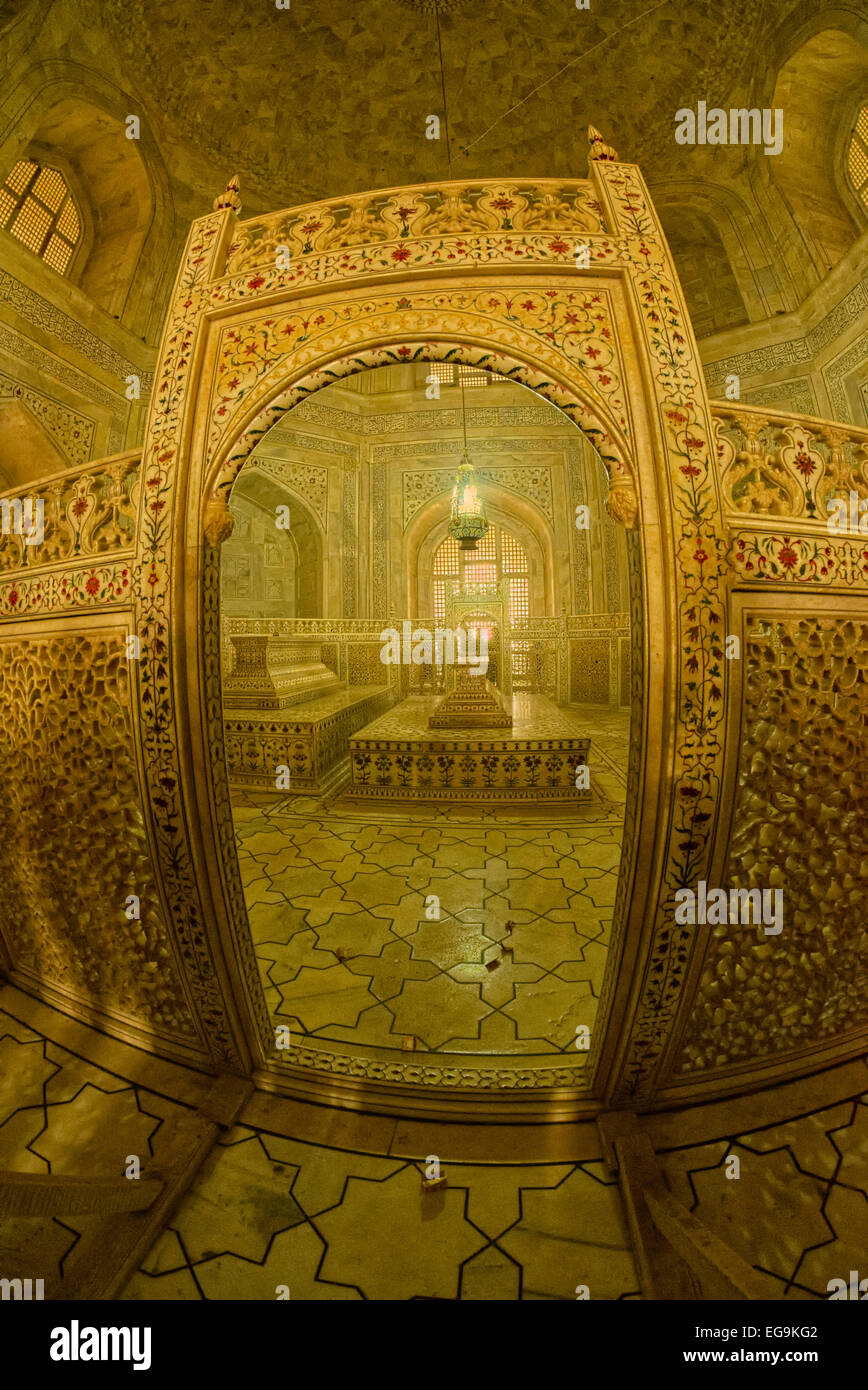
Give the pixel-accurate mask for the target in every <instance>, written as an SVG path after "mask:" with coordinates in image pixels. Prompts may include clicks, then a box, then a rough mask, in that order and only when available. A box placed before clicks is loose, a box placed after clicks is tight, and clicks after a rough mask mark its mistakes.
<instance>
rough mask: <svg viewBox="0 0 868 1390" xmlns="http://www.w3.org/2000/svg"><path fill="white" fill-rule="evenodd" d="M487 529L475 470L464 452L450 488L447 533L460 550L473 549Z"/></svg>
mask: <svg viewBox="0 0 868 1390" xmlns="http://www.w3.org/2000/svg"><path fill="white" fill-rule="evenodd" d="M487 530H488V518H487V517H486V515H485V507H484V506H483V502H482V498H481V497H480V495H479V488H478V486H477V483H476V470H475V469H474V467H473V464H472V463H471V462H470V459H469V458H468V457H467V455H466V454H465V455H464V457H463V458H462V460H461V463H460V465H459V468H458V473H457V476H456V478H455V486H454V488H453V489H452V514H451V517H450V519H449V534H450V536H454V537H455V539H456V540H457V541H458V544H459V545H460V546H461V549H462V550H475V549H476V542H477V541H481V540H482V538H483V536H484V535H485V533H486V532H487Z"/></svg>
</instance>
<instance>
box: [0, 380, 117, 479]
mask: <svg viewBox="0 0 868 1390" xmlns="http://www.w3.org/2000/svg"><path fill="white" fill-rule="evenodd" d="M0 397H11V398H12V399H13V400H19V401H21V402H22V404H23V405H25V406H26V407H27V409H28V410H29V411H30V413H31V414H32V415H33V416H35V418H36V419H37V420H38V421H39V423H40V425H42V426H43V428H44V429H45V430H46V431H47V433H48V434H50V435H51V438H52V439H53V440H54V441H55V443H56V444H57V445H58V446H59V447H60V448H61V449H62V450H63V452H64V453H65V454H66V457H67V458H68V459H69V461H70V463H73V464H75V463H86V462H87V460H88V459H89V458H90V454H91V444H92V442H93V433H94V429H95V425H94V422H93V420H89V419H88V418H87V416H86V415H81V414H79V412H78V411H77V410H70V409H69V407H68V406H65V405H62V404H61V403H60V401H55V400H53V399H52V398H51V396H47V395H45V394H44V393H43V392H40V391H34V390H32V388H31V387H29V386H25V385H24V384H23V383H22V382H20V381H16V380H15V378H14V377H11V376H7V375H6V374H5V372H0Z"/></svg>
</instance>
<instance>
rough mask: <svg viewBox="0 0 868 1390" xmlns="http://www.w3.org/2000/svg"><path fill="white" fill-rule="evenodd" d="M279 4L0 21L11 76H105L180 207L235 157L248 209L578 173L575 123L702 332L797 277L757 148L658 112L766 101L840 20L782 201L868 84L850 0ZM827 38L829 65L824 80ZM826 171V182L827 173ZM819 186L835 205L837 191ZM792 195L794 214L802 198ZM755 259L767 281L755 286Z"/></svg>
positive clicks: (805, 180) (781, 295) (788, 157)
mask: <svg viewBox="0 0 868 1390" xmlns="http://www.w3.org/2000/svg"><path fill="white" fill-rule="evenodd" d="M283 3H285V4H286V5H287V8H278V4H277V3H276V0H260V2H259V3H257V4H255V5H251V4H240V3H238V0H53V3H50V4H46V3H45V2H44V0H23V2H22V0H18V3H14V0H13V3H10V2H9V0H5V3H4V0H0V24H3V23H4V22H5V23H6V25H7V33H6V35H4V37H7V36H8V39H9V47H10V51H11V52H12V54H13V55H14V56H13V58H10V59H8V60H7V62H8V63H9V65H10V66H11V65H13V63H14V67H15V72H16V74H24V73H26V71H27V69H28V67H30V69H32V71H33V72H35V71H36V70H37V69H38V70H39V72H40V74H41V75H44V78H50V77H51V74H52V72H53V71H54V70H55V68H54V64H55V62H56V64H57V67H56V70H57V72H58V73H60V71H61V64H62V74H63V79H64V81H70V80H71V79H72V77H73V75H74V73H75V71H76V69H78V70H79V71H80V74H81V80H82V82H83V83H84V84H85V86H86V85H87V83H88V81H91V82H96V81H97V80H98V81H99V82H100V83H103V84H110V85H111V86H112V87H113V88H114V89H116V91H117V103H116V111H117V112H119V113H121V112H123V109H124V104H125V103H126V104H127V106H128V109H129V111H130V112H131V113H134V114H139V115H140V116H141V119H142V126H143V137H142V150H143V153H144V152H145V147H146V144H148V143H149V142H152V145H153V148H154V149H155V150H156V151H158V154H159V159H160V161H161V165H162V167H163V168H164V169H165V171H166V177H167V181H168V185H169V187H170V188H171V195H172V200H173V204H174V207H175V209H176V212H177V214H178V216H179V217H180V219H182V220H184V221H186V220H187V219H189V218H191V217H194V216H196V215H198V214H201V212H202V211H203V210H206V209H208V208H210V206H211V203H212V200H213V198H214V195H215V193H216V192H218V191H219V189H220V188H221V187H222V186H223V184H224V183H225V181H226V178H227V176H229V175H231V174H235V173H237V174H238V175H239V176H240V179H241V190H242V201H243V209H244V215H246V216H247V215H253V214H256V213H259V212H263V211H266V210H271V209H275V208H281V207H289V206H293V205H295V204H299V203H304V202H309V201H315V200H317V199H320V198H323V197H326V196H335V195H340V194H345V193H351V192H357V191H362V190H365V189H373V188H380V187H388V186H392V185H400V184H407V183H415V182H435V181H438V180H441V179H444V178H448V177H449V176H450V174H451V175H452V176H453V177H455V178H462V177H464V176H466V177H467V178H469V179H470V178H480V177H498V176H505V177H508V176H511V175H521V176H531V177H533V176H544V177H560V176H565V177H566V176H570V177H575V176H576V175H577V174H578V175H582V174H584V171H585V167H586V163H585V161H586V134H585V133H586V129H587V126H588V125H589V124H591V123H592V124H594V125H596V126H598V127H599V128H600V129H601V130H602V131H603V133H604V136H605V137H606V139H608V140H609V141H610V142H611V143H612V144H613V145H615V147H616V148H617V149H618V151H619V153H620V155H621V157H622V158H624V159H627V160H631V161H635V162H637V163H638V164H639V165H640V166H641V167H642V169H643V172H644V174H645V177H646V179H647V180H648V183H649V185H650V187H651V190H652V193H653V194H654V195H655V197H656V198H658V200H659V203H660V205H661V207H664V208H665V214H664V221H665V225H666V228H667V231H668V232H669V233H670V235H671V237H672V240H673V245H674V247H675V248H676V251H677V253H678V254H679V257H680V264H681V265H682V266H683V269H684V278H685V281H688V282H690V283H691V285H693V284H695V285H696V287H697V294H698V299H697V303H696V304H695V305H693V306H692V307H693V308H694V312H695V316H696V318H697V320H698V323H697V326H698V328H699V329H700V332H713V331H715V330H716V329H719V328H721V327H729V326H732V325H733V324H734V323H738V322H744V321H746V319H748V318H762V317H764V316H765V314H767V313H769V312H774V311H775V310H776V309H781V308H783V309H786V308H794V307H796V304H797V303H798V302H799V300H800V299H801V298H802V297H803V296H804V294H805V293H806V292H807V288H810V285H809V284H807V283H803V284H798V283H795V281H793V272H792V270H788V271H787V272H786V275H780V276H777V277H776V276H775V274H774V272H770V271H768V270H767V267H768V266H769V265H770V264H772V263H773V261H774V258H775V246H776V243H778V242H779V241H780V239H781V234H780V232H779V231H778V230H777V229H775V228H774V227H773V226H771V225H768V220H767V219H765V215H764V210H763V206H762V197H761V196H760V194H759V193H758V192H757V191H756V190H757V186H759V184H761V182H762V180H763V179H764V178H765V176H766V170H764V169H761V170H759V171H757V172H755V174H752V173H751V161H754V167H755V164H756V158H757V152H756V151H755V150H753V149H748V148H745V147H743V146H729V147H727V146H724V147H721V146H714V147H711V146H704V147H703V146H699V145H695V146H689V145H679V144H676V142H675V138H674V132H675V113H676V111H678V110H679V109H680V108H683V107H692V108H694V109H695V108H696V106H697V103H698V102H700V101H705V102H707V103H708V105H709V106H714V105H720V106H724V107H729V106H732V105H736V106H751V105H753V106H760V107H764V106H771V105H772V103H773V100H774V97H775V82H776V79H777V76H778V74H779V73H780V72H781V71H782V70H783V69H784V68H785V65H786V64H787V63H788V62H790V61H791V60H792V59H793V55H794V54H796V53H798V52H799V50H800V49H803V48H804V46H805V45H806V44H807V45H810V43H811V40H812V38H813V37H814V36H816V35H817V34H821V33H823V32H824V31H838V32H839V38H840V42H839V44H838V49H836V48H835V45H834V44H833V45H832V47H831V48H830V47H829V46H828V45H826V46H825V47H824V46H823V45H822V44H820V45H815V50H812V49H811V48H810V46H809V48H808V49H807V50H806V54H807V56H806V57H805V58H804V60H803V61H802V64H801V66H800V67H798V68H794V69H793V71H794V72H796V73H797V75H798V78H799V81H798V83H797V87H798V88H799V89H805V90H807V88H806V87H805V84H806V83H809V85H810V90H811V91H812V92H814V93H815V94H816V92H818V91H819V92H824V91H825V93H826V96H825V98H824V104H823V111H824V120H823V122H822V129H819V130H817V131H816V132H815V137H816V138H815V139H814V138H813V137H812V142H811V145H810V149H809V148H808V144H807V143H806V140H805V139H804V138H803V132H800V133H799V134H798V136H797V138H796V143H795V144H793V145H792V146H788V145H786V146H785V153H784V156H783V157H782V163H783V162H786V164H787V177H788V180H789V187H790V188H792V189H794V190H796V193H795V196H796V197H797V198H798V196H800V195H799V190H800V189H805V188H808V189H809V188H810V186H811V185H812V183H813V180H812V178H811V171H810V168H802V167H801V166H802V165H803V164H805V163H807V164H808V165H810V163H811V162H812V160H815V161H817V162H818V163H819V164H823V163H824V162H825V164H827V165H829V166H830V167H831V160H832V151H833V146H834V142H835V140H836V139H837V138H838V133H837V132H836V130H835V129H833V127H834V125H835V121H836V120H837V118H838V117H839V116H841V115H842V113H844V112H845V107H847V109H849V106H848V103H849V105H852V100H851V98H852V99H853V100H855V96H854V93H857V92H858V89H859V86H860V84H862V85H864V86H866V88H868V76H866V74H868V61H866V59H865V48H864V46H861V47H860V40H862V41H864V34H863V33H860V26H861V29H863V30H865V29H868V24H866V22H865V15H864V8H863V7H861V6H860V5H859V4H858V3H851V2H850V0H844V3H835V2H834V0H725V3H724V2H723V0H648V3H643V0H590V6H589V8H588V9H579V8H577V5H576V4H575V3H574V0H533V3H528V0H283ZM860 14H861V16H862V17H861V19H860ZM845 31H846V32H845ZM842 45H843V48H842ZM838 50H841V51H842V52H843V51H845V58H846V61H843V62H841V63H839V65H838V67H837V72H838V75H839V76H838V79H836V78H835V71H836V69H835V68H834V66H833V64H834V63H835V61H836V59H835V53H836V52H838ZM860 55H861V57H860ZM839 57H840V53H839ZM0 61H2V60H0ZM11 78H12V73H10V72H9V71H8V69H7V79H9V80H11ZM29 80H31V81H32V80H33V79H29ZM41 80H44V79H43V78H41ZM789 85H790V86H792V83H790V84H789ZM812 99H813V98H812ZM793 100H794V101H795V98H793ZM13 105H14V103H13ZM21 109H22V107H21V104H20V102H19V103H18V110H21ZM430 115H438V116H439V117H440V118H441V120H442V132H441V134H442V138H440V139H439V140H436V139H427V138H426V134H425V132H426V119H427V117H428V116H430ZM786 138H787V139H789V135H787V137H786ZM794 138H795V137H794ZM787 150H789V153H787ZM771 162H772V161H766V163H771ZM796 166H798V167H796ZM826 182H827V183H828V184H829V186H830V187H831V185H832V182H833V180H832V176H831V174H829V175H827V176H826ZM693 188H696V189H697V191H698V192H699V191H700V190H701V196H702V199H703V203H702V206H703V208H704V209H706V210H707V209H708V208H713V207H714V206H715V205H717V206H719V205H720V202H721V195H723V196H724V198H725V195H726V193H727V191H728V190H729V191H731V192H732V196H733V198H734V199H735V200H736V201H737V202H739V204H740V205H743V206H744V207H745V209H746V212H745V218H748V219H753V221H754V223H756V226H754V225H753V224H752V225H751V226H750V228H749V229H748V231H744V230H743V229H742V230H739V229H736V231H735V232H734V233H733V234H732V235H731V236H729V239H728V240H727V236H726V235H724V238H723V240H721V226H720V219H718V226H717V230H716V229H715V226H714V225H711V223H710V222H709V215H708V213H707V211H706V212H704V213H703V214H702V215H700V214H699V213H698V212H697V211H696V210H694V208H693V202H692V198H691V189H693ZM673 190H676V192H673ZM830 196H831V201H832V203H834V200H835V198H836V197H837V194H835V193H834V189H833V190H832V194H831V195H830ZM791 201H792V200H791ZM827 201H829V200H827ZM790 211H791V213H792V216H793V218H795V219H796V221H798V215H799V209H798V208H796V207H792V208H791V210H790ZM825 215H826V223H827V225H828V226H830V227H832V228H833V232H834V241H835V245H834V248H833V250H834V254H833V255H830V254H827V253H826V252H825V251H824V250H823V248H818V249H817V250H816V254H815V257H814V258H815V260H816V262H817V264H818V265H819V267H820V270H819V272H818V277H817V278H819V274H821V273H823V272H824V271H825V268H826V267H827V265H828V264H829V262H830V261H832V260H834V259H836V258H837V257H838V256H840V254H841V247H842V246H844V245H845V244H846V242H847V239H848V237H850V239H852V237H855V235H856V231H857V227H856V225H855V223H853V222H852V218H851V217H850V214H849V213H848V212H847V210H846V208H845V207H844V206H843V205H842V206H840V207H839V206H838V205H837V204H835V205H834V207H832V208H831V211H829V212H828V213H826V214H825ZM835 218H837V221H836V220H835ZM712 221H713V219H712ZM723 231H724V233H725V232H726V231H727V229H726V228H724V229H723ZM797 235H798V234H797V233H794V237H797ZM751 238H753V240H755V241H758V243H759V244H760V245H761V249H760V250H759V251H758V252H756V253H755V254H754V255H753V259H754V261H756V262H757V265H756V266H754V267H753V268H751V267H749V266H748V267H747V268H744V267H742V266H740V265H738V264H737V265H736V270H735V277H734V275H733V262H734V260H735V261H736V262H737V261H738V254H737V253H736V251H734V249H733V247H734V246H735V243H736V242H738V243H739V245H744V244H746V242H747V240H749V239H751ZM793 254H794V255H795V254H796V253H795V252H794V253H793ZM824 258H825V259H824ZM748 259H750V256H748ZM753 272H756V273H758V274H759V275H760V276H761V277H763V276H764V277H765V279H764V281H763V283H762V284H761V285H760V286H759V287H756V286H755V285H754V284H753V283H752V282H751V278H750V277H751V274H752V273H753ZM787 276H789V277H790V282H789V283H788V282H787ZM795 279H796V281H797V280H798V273H796V277H795ZM808 281H810V270H809V271H808ZM763 285H770V287H771V288H770V289H768V288H766V289H764V288H763ZM689 294H690V295H691V296H692V297H693V298H696V297H697V295H696V294H694V292H693V290H692V289H689Z"/></svg>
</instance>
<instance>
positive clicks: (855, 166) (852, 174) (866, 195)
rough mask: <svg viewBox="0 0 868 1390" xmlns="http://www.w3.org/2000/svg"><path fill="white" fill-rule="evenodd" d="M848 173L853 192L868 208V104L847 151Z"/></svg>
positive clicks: (860, 116) (864, 108) (859, 117)
mask: <svg viewBox="0 0 868 1390" xmlns="http://www.w3.org/2000/svg"><path fill="white" fill-rule="evenodd" d="M847 174H848V176H849V178H850V182H851V184H852V185H853V192H854V193H855V194H856V197H857V198H858V199H859V200H860V202H861V203H862V205H863V207H866V208H868V105H866V106H863V107H862V110H861V111H860V112H859V116H858V118H857V120H856V128H855V130H854V131H853V135H852V138H851V140H850V148H849V150H848V151H847Z"/></svg>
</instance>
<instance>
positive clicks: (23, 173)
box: [0, 159, 81, 275]
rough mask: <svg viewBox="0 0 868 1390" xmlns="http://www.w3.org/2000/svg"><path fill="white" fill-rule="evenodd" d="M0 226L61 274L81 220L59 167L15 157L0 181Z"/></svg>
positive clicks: (78, 235) (72, 247) (68, 259)
mask: <svg viewBox="0 0 868 1390" xmlns="http://www.w3.org/2000/svg"><path fill="white" fill-rule="evenodd" d="M0 227H4V228H5V229H6V231H7V232H11V233H12V235H13V236H14V237H16V238H17V239H18V241H21V242H23V243H24V245H25V246H26V247H28V248H29V250H31V251H35V252H36V255H37V256H41V257H42V259H43V260H44V261H45V263H46V265H50V266H51V268H52V270H56V271H58V272H59V273H60V274H61V275H62V274H63V272H64V271H65V270H66V267H67V266H68V265H69V261H70V258H71V256H72V253H73V251H74V250H75V246H76V243H77V241H78V239H79V237H80V235H81V221H80V219H79V216H78V212H77V210H76V206H75V203H74V201H73V197H72V194H71V193H70V191H69V185H68V183H67V182H66V179H65V178H64V177H63V174H62V173H61V172H60V170H59V169H49V168H48V167H47V166H43V165H41V164H37V163H36V161H35V160H34V159H19V161H18V163H17V164H16V165H15V167H14V168H13V169H12V170H10V172H9V173H8V174H7V176H6V178H5V179H4V180H3V183H2V185H0Z"/></svg>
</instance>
